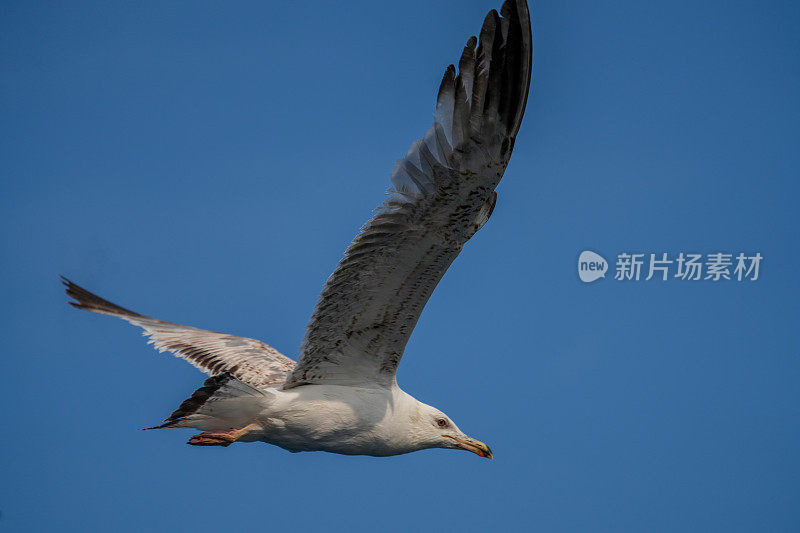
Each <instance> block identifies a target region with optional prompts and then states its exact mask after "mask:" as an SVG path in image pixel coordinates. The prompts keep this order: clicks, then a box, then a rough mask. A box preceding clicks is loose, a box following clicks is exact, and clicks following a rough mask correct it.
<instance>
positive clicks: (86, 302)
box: [59, 276, 144, 317]
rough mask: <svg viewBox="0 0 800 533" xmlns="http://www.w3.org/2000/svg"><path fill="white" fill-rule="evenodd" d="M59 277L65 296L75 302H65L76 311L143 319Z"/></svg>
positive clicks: (137, 314)
mask: <svg viewBox="0 0 800 533" xmlns="http://www.w3.org/2000/svg"><path fill="white" fill-rule="evenodd" d="M59 277H60V278H61V283H63V284H64V286H65V287H66V290H65V292H66V293H67V296H69V297H70V298H73V299H74V300H75V301H74V302H67V303H69V304H70V305H71V306H72V307H75V308H77V309H85V310H86V311H94V312H95V313H105V314H111V315H124V316H132V317H144V315H140V314H139V313H136V312H134V311H131V310H130V309H125V308H124V307H121V306H119V305H117V304H115V303H112V302H109V301H108V300H106V299H104V298H100V297H99V296H97V295H96V294H94V293H91V292H89V291H87V290H86V289H84V288H83V287H81V286H80V285H78V284H76V283H73V282H72V281H70V280H69V279H67V278H65V277H64V276H59Z"/></svg>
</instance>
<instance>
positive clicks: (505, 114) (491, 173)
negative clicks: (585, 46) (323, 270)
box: [284, 0, 532, 388]
mask: <svg viewBox="0 0 800 533" xmlns="http://www.w3.org/2000/svg"><path fill="white" fill-rule="evenodd" d="M501 14H502V17H501ZM501 14H498V13H497V11H494V10H492V11H491V12H490V13H489V14H488V15H487V16H486V19H485V21H484V24H483V28H482V29H481V33H480V37H478V38H476V37H471V38H470V39H469V40H468V41H467V46H466V47H465V48H464V51H463V53H462V55H461V59H460V61H459V68H458V73H456V69H455V67H454V66H453V65H450V66H449V67H448V68H447V70H446V71H445V75H444V79H443V80H442V84H441V87H440V88H439V94H438V97H437V102H436V111H437V116H436V120H435V122H434V124H433V126H432V127H431V128H430V129H429V130H428V132H427V134H426V135H425V138H424V139H421V140H418V141H416V142H415V143H414V144H413V145H412V146H411V149H410V150H409V151H408V154H407V155H406V157H405V158H404V159H401V160H399V161H398V162H397V165H396V166H395V169H394V171H393V173H392V176H391V181H392V185H393V187H394V188H393V189H392V190H391V191H390V196H389V198H388V200H386V201H385V202H384V203H383V205H382V206H381V207H380V208H379V210H378V212H377V213H376V214H375V216H374V217H373V218H372V219H371V220H370V221H369V222H367V224H366V225H365V226H364V227H363V228H362V230H361V233H359V234H358V236H356V238H355V240H354V241H353V243H352V244H351V245H350V247H349V248H348V249H347V251H346V252H345V255H344V258H343V259H342V260H341V261H340V262H339V265H338V267H337V268H336V271H335V272H334V273H333V275H331V277H330V278H329V279H328V281H327V283H326V285H325V287H324V289H323V291H322V294H321V295H320V298H319V301H318V302H317V306H316V308H315V310H314V313H313V315H312V317H311V322H310V324H309V325H308V330H307V332H306V336H305V339H304V342H303V345H302V347H301V356H300V359H299V361H298V364H297V368H296V369H295V370H294V372H293V373H292V375H291V376H290V378H289V379H288V380H287V382H286V384H285V385H284V387H285V388H291V387H296V386H298V385H303V384H307V383H331V384H356V383H364V382H369V383H375V382H377V383H379V384H381V385H388V384H390V383H391V382H392V380H393V379H394V375H395V371H396V369H397V365H398V364H399V362H400V358H401V357H402V355H403V351H404V350H405V346H406V343H407V342H408V339H409V337H410V335H411V332H412V331H413V329H414V326H415V325H416V323H417V320H418V319H419V316H420V313H421V312H422V309H423V307H424V306H425V304H426V302H427V301H428V298H429V297H430V296H431V293H432V292H433V290H434V288H435V287H436V285H437V284H438V283H439V280H440V279H441V278H442V276H443V275H444V273H445V271H446V270H447V268H448V267H449V266H450V264H451V263H452V262H453V260H454V259H455V258H456V256H458V254H459V253H460V251H461V249H462V247H463V246H464V244H465V243H466V242H467V240H468V239H469V238H470V237H472V235H474V234H475V232H476V231H478V230H479V229H480V228H481V226H483V224H484V223H486V221H487V220H488V218H489V215H490V214H491V212H492V209H493V208H494V205H495V201H496V199H497V195H496V193H495V187H497V184H498V183H499V181H500V178H502V176H503V173H504V172H505V169H506V165H507V164H508V161H509V158H510V157H511V152H512V150H513V147H514V140H515V138H516V135H517V132H518V131H519V127H520V123H521V121H522V116H523V113H524V111H525V103H526V101H527V96H528V88H529V86H530V79H531V57H532V42H531V27H530V16H529V13H528V7H527V5H526V2H525V1H524V0H517V1H507V2H506V3H505V4H504V5H503V8H502V10H501Z"/></svg>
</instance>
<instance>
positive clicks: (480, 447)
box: [442, 435, 494, 459]
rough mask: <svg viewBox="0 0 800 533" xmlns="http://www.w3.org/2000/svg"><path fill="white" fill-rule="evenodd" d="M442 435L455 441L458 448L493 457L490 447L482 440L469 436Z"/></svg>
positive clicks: (489, 457)
mask: <svg viewBox="0 0 800 533" xmlns="http://www.w3.org/2000/svg"><path fill="white" fill-rule="evenodd" d="M442 436H443V437H448V438H451V439H453V440H454V441H456V443H457V444H458V447H459V448H462V449H464V450H467V451H468V452H472V453H476V454H478V455H480V456H481V457H486V458H488V459H493V458H494V456H493V455H492V449H491V448H489V447H488V446H487V445H486V444H484V443H483V442H481V441H479V440H477V439H473V438H471V437H465V438H463V439H462V438H459V437H451V436H450V435H442Z"/></svg>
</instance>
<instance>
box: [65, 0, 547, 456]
mask: <svg viewBox="0 0 800 533" xmlns="http://www.w3.org/2000/svg"><path fill="white" fill-rule="evenodd" d="M531 58H532V42H531V27H530V15H529V12H528V7H527V3H526V2H525V1H524V0H516V1H511V0H508V1H506V2H505V3H504V4H503V7H502V9H501V11H500V13H498V12H497V11H495V10H492V11H490V12H489V14H488V15H487V16H486V19H485V20H484V23H483V27H482V29H481V32H480V35H479V36H478V37H470V38H469V40H468V41H467V44H466V46H465V47H464V50H463V52H462V54H461V58H460V60H459V62H458V69H456V67H455V66H454V65H450V66H449V67H447V69H446V70H445V74H444V78H443V79H442V83H441V85H440V87H439V92H438V95H437V98H436V115H435V120H434V123H433V125H432V126H431V127H430V129H429V130H428V132H427V133H426V134H425V136H424V138H423V139H420V140H418V141H416V142H414V143H413V144H412V146H411V148H410V149H409V151H408V153H407V154H406V156H405V157H404V158H403V159H400V160H398V161H397V164H396V165H395V168H394V170H393V172H392V175H391V183H392V189H390V191H389V192H390V195H389V197H388V199H387V200H386V201H385V202H384V203H383V204H382V205H381V206H380V208H379V209H378V210H377V212H376V213H375V215H374V216H373V217H372V218H371V219H370V220H369V221H368V222H367V223H366V224H365V225H364V227H363V228H362V230H361V232H360V233H359V234H358V235H357V236H356V238H355V239H354V240H353V243H352V244H351V245H350V246H349V247H348V248H347V250H346V251H345V254H344V257H343V258H342V260H341V261H340V262H339V265H338V266H337V268H336V270H335V271H334V273H333V274H332V275H331V277H330V278H329V279H328V281H327V283H326V284H325V287H324V288H323V290H322V293H321V295H320V297H319V301H318V302H317V305H316V307H315V309H314V312H313V314H312V317H311V321H310V323H309V325H308V328H307V332H306V336H305V339H304V340H303V343H302V346H301V349H300V357H299V359H298V361H297V363H295V362H294V361H292V360H291V359H289V358H288V357H286V356H284V355H282V354H280V353H278V352H277V351H276V350H275V349H273V348H271V347H270V346H268V345H266V344H264V343H263V342H260V341H257V340H253V339H247V338H242V337H236V336H233V335H226V334H223V333H215V332H212V331H205V330H201V329H197V328H192V327H188V326H181V325H178V324H173V323H170V322H165V321H162V320H158V319H155V318H150V317H147V316H144V315H140V314H138V313H135V312H133V311H129V310H128V309H125V308H123V307H120V306H118V305H116V304H113V303H111V302H109V301H107V300H104V299H102V298H100V297H99V296H96V295H94V294H92V293H91V292H89V291H87V290H85V289H83V288H81V287H79V286H78V285H76V284H74V283H72V282H71V281H69V280H67V279H64V284H65V285H66V287H67V294H68V295H69V296H70V297H72V298H73V299H74V301H73V302H70V303H71V304H72V305H73V306H75V307H78V308H80V309H86V310H88V311H93V312H96V313H103V314H107V315H113V316H117V317H120V318H123V319H125V320H127V321H128V322H130V323H131V324H134V325H137V326H139V327H141V328H143V329H144V333H145V335H148V336H149V337H150V342H151V343H152V344H154V345H155V347H156V348H157V349H158V350H159V351H170V352H172V353H174V354H175V355H176V356H178V357H181V358H183V359H186V360H187V361H188V362H190V363H191V364H193V365H194V366H195V367H197V368H199V369H200V370H202V371H203V372H205V373H206V374H209V375H210V376H211V377H210V378H209V379H208V380H206V382H205V384H204V385H203V387H201V388H200V389H198V390H197V391H195V393H194V394H192V396H191V397H190V398H188V399H187V400H186V401H184V402H183V403H182V404H181V405H180V407H179V408H178V409H177V410H176V411H175V412H173V413H172V414H171V415H170V416H169V417H167V419H166V420H165V421H164V423H163V424H161V425H159V426H155V427H153V428H148V429H165V428H195V429H200V430H202V431H203V433H200V434H198V435H195V436H194V437H192V438H191V440H190V441H189V444H194V445H221V446H227V445H229V444H231V443H233V442H236V441H241V442H252V441H263V442H268V443H271V444H275V445H277V446H280V447H282V448H285V449H287V450H289V451H293V452H299V451H328V452H334V453H342V454H351V455H352V454H364V455H375V456H386V455H396V454H400V453H407V452H411V451H415V450H420V449H425V448H457V449H465V450H468V451H471V452H474V453H476V454H478V455H480V456H482V457H489V458H491V457H492V452H491V450H490V449H489V447H488V446H486V444H484V443H482V442H480V441H478V440H475V439H472V438H470V437H467V436H466V435H465V434H464V433H462V432H461V430H459V428H458V427H457V426H456V425H455V424H454V423H453V422H452V420H450V419H449V418H448V417H447V416H446V415H445V414H444V413H442V412H441V411H439V410H438V409H436V408H434V407H431V406H429V405H426V404H424V403H422V402H420V401H418V400H417V399H415V398H414V397H412V396H411V395H409V394H407V393H406V392H405V391H403V390H402V389H400V387H399V386H398V385H397V381H396V379H395V374H396V371H397V365H398V364H399V363H400V359H401V357H402V355H403V351H404V350H405V346H406V343H407V342H408V339H409V337H410V336H411V333H412V331H413V330H414V326H415V325H416V323H417V320H418V319H419V316H420V313H421V312H422V309H423V307H424V306H425V304H426V303H427V301H428V298H430V295H431V293H432V292H433V289H434V288H435V287H436V285H437V284H438V283H439V280H440V279H441V278H442V276H443V275H444V273H445V271H446V270H447V268H448V267H449V266H450V264H451V263H452V262H453V260H454V259H455V258H456V257H457V256H458V254H459V253H460V252H461V249H462V247H463V246H464V244H465V243H466V242H467V241H468V240H469V239H470V238H471V237H472V236H473V235H474V234H475V232H477V231H478V230H479V229H480V228H481V227H482V226H483V225H484V224H485V223H486V222H487V221H488V219H489V217H490V216H491V214H492V210H493V209H494V206H495V202H496V200H497V193H496V192H495V188H496V187H497V184H498V183H499V181H500V179H501V178H502V177H503V173H504V172H505V169H506V166H507V165H508V161H509V158H510V157H511V152H512V151H513V148H514V140H515V138H516V136H517V132H518V131H519V128H520V124H521V122H522V116H523V114H524V112H525V103H526V101H527V97H528V90H529V87H530V80H531Z"/></svg>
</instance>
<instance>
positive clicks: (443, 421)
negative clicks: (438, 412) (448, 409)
mask: <svg viewBox="0 0 800 533" xmlns="http://www.w3.org/2000/svg"><path fill="white" fill-rule="evenodd" d="M436 423H437V424H439V427H440V428H446V427H447V419H445V418H440V419H439V420H437V421H436Z"/></svg>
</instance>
